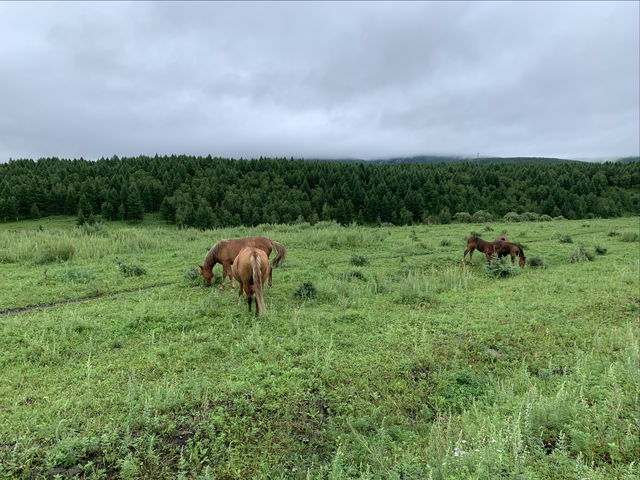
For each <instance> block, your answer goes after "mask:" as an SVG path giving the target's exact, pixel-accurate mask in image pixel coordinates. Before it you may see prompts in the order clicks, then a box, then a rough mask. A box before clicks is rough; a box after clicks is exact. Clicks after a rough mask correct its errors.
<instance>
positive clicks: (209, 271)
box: [200, 237, 287, 291]
mask: <svg viewBox="0 0 640 480" xmlns="http://www.w3.org/2000/svg"><path fill="white" fill-rule="evenodd" d="M244 247H254V248H258V249H260V250H262V251H263V252H264V253H266V254H267V258H268V257H269V255H271V250H272V249H274V248H275V249H276V251H277V252H278V254H277V255H276V256H275V258H274V259H273V266H274V267H277V266H278V265H279V264H280V263H281V262H282V261H283V260H284V257H285V255H286V254H287V251H286V250H285V248H284V245H282V244H281V243H278V242H274V241H273V240H269V239H268V238H265V237H247V238H231V239H228V240H220V241H219V242H218V243H216V244H215V245H214V246H213V247H211V250H209V252H208V253H207V255H206V256H205V257H204V264H203V265H200V273H201V274H202V276H203V277H204V282H205V283H206V284H207V285H211V283H212V282H213V267H215V265H216V263H220V264H222V285H221V286H220V290H224V287H225V285H226V281H227V276H228V277H229V278H230V279H231V290H232V291H233V290H235V289H236V285H235V283H234V281H233V275H232V273H231V265H232V264H233V260H234V259H235V258H236V257H237V256H238V253H240V250H242V249H243V248H244ZM271 283H272V280H271V269H269V286H271Z"/></svg>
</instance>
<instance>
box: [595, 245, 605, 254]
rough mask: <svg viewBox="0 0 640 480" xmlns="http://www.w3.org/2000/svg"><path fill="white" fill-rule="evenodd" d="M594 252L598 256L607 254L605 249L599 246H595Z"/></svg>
mask: <svg viewBox="0 0 640 480" xmlns="http://www.w3.org/2000/svg"><path fill="white" fill-rule="evenodd" d="M595 250H596V254H598V255H604V254H605V253H607V249H606V248H604V247H603V246H601V245H596V246H595Z"/></svg>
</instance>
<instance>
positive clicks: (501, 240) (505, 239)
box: [493, 236, 509, 243]
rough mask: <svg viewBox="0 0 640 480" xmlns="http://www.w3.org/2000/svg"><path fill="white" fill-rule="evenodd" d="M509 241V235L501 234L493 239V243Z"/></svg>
mask: <svg viewBox="0 0 640 480" xmlns="http://www.w3.org/2000/svg"><path fill="white" fill-rule="evenodd" d="M508 241H509V237H505V236H501V237H496V239H495V240H494V241H493V243H496V242H508Z"/></svg>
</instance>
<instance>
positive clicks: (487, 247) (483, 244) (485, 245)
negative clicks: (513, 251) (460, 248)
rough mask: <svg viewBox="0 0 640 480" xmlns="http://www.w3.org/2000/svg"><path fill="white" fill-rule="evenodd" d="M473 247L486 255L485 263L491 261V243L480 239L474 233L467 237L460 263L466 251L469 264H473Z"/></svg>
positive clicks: (463, 259)
mask: <svg viewBox="0 0 640 480" xmlns="http://www.w3.org/2000/svg"><path fill="white" fill-rule="evenodd" d="M475 249H478V251H479V252H482V253H484V254H485V256H486V257H487V263H491V255H492V254H493V243H492V242H487V241H486V240H482V239H481V238H479V237H476V236H475V235H474V236H473V237H469V238H467V249H466V250H465V251H464V255H462V263H464V261H465V257H466V256H467V253H468V254H469V262H470V263H471V265H473V251H474V250H475Z"/></svg>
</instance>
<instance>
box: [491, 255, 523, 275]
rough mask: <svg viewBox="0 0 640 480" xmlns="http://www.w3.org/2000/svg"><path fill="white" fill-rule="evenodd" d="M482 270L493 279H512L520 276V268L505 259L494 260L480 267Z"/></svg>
mask: <svg viewBox="0 0 640 480" xmlns="http://www.w3.org/2000/svg"><path fill="white" fill-rule="evenodd" d="M482 269H483V270H484V271H485V272H486V273H488V274H489V275H493V276H495V277H502V278H504V277H514V276H516V275H518V274H520V270H521V268H520V267H518V266H517V265H516V264H513V263H509V262H507V260H506V259H505V258H501V259H500V260H494V261H493V262H491V263H490V264H488V265H485V266H484V267H482Z"/></svg>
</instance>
